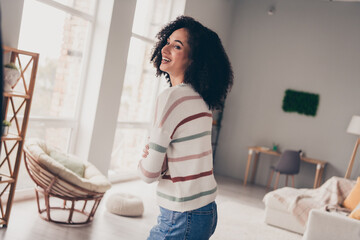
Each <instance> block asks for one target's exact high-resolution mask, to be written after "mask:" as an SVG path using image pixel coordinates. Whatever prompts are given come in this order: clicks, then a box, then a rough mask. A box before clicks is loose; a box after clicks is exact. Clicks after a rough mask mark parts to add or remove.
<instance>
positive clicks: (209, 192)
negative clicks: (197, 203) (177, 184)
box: [156, 187, 217, 202]
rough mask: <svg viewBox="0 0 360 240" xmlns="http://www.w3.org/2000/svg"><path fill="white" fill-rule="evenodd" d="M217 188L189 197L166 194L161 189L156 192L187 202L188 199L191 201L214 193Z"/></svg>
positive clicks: (160, 195)
mask: <svg viewBox="0 0 360 240" xmlns="http://www.w3.org/2000/svg"><path fill="white" fill-rule="evenodd" d="M216 189H217V187H215V188H214V189H211V190H209V191H205V192H201V193H198V194H195V195H192V196H189V197H182V198H178V197H174V196H169V195H166V194H164V193H162V192H159V191H158V192H156V193H157V195H158V196H159V197H162V198H165V199H167V200H170V201H173V202H186V201H191V200H194V199H196V198H200V197H203V196H206V195H210V194H213V193H214V192H216Z"/></svg>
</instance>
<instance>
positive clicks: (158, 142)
mask: <svg viewBox="0 0 360 240" xmlns="http://www.w3.org/2000/svg"><path fill="white" fill-rule="evenodd" d="M172 98H173V97H171V91H167V92H165V93H163V94H160V96H159V97H158V99H157V102H158V104H157V109H155V120H154V124H153V126H152V128H151V130H150V136H149V143H148V144H149V154H148V155H147V157H146V158H142V159H141V160H140V161H139V164H138V174H139V175H140V177H141V179H142V180H143V181H145V182H147V183H151V182H154V181H157V180H158V179H159V177H160V176H161V171H162V167H163V164H164V162H165V160H166V151H167V148H168V147H169V144H170V141H171V138H170V136H171V133H172V131H173V129H174V127H175V126H174V124H172V123H170V122H175V121H174V120H173V119H170V118H166V119H167V120H166V124H164V122H163V119H164V116H165V115H166V113H167V112H168V110H169V105H171V102H173V100H174V99H172ZM156 118H158V119H156Z"/></svg>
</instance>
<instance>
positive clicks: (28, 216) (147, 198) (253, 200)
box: [0, 177, 301, 240]
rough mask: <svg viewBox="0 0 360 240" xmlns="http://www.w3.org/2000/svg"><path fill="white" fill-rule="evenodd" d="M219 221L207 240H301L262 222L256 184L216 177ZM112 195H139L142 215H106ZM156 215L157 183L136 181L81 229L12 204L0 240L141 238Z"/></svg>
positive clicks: (30, 206)
mask: <svg viewBox="0 0 360 240" xmlns="http://www.w3.org/2000/svg"><path fill="white" fill-rule="evenodd" d="M216 179H217V181H218V184H219V196H218V198H217V204H218V212H219V213H218V214H219V221H218V226H217V229H216V232H215V234H214V235H213V237H212V238H211V240H215V239H217V240H232V239H234V240H239V239H246V240H251V239H261V240H264V239H277V240H282V239H283V240H299V239H301V235H299V234H296V233H292V232H288V231H286V230H282V229H278V228H275V227H272V226H268V225H266V224H265V223H264V221H263V219H264V204H263V202H262V198H263V196H264V195H265V193H266V190H265V189H264V188H261V187H257V186H251V185H249V186H247V187H246V188H244V187H243V186H242V182H240V181H237V180H233V179H230V178H224V177H216ZM114 192H125V193H131V194H133V195H137V196H139V197H141V198H142V199H143V200H144V206H145V212H144V215H143V216H142V217H140V218H129V217H121V216H117V215H113V214H111V213H108V212H107V211H106V206H105V205H106V204H105V203H106V200H107V197H108V196H110V195H111V194H112V193H114ZM158 213H159V210H158V207H157V205H156V200H155V184H151V185H148V184H146V183H143V182H141V181H139V180H135V181H130V182H125V183H119V184H116V185H113V187H112V188H111V190H109V191H108V192H107V193H106V195H105V197H104V199H103V201H102V203H101V204H100V206H99V209H98V211H97V213H96V215H95V218H94V221H93V222H92V223H91V224H89V225H87V226H82V227H68V226H63V225H58V224H53V223H49V222H46V221H44V220H42V219H40V217H39V216H38V213H37V207H36V202H35V200H30V201H22V202H16V203H14V205H13V208H12V212H11V218H10V222H9V225H8V227H7V228H2V229H0V239H1V240H30V239H31V240H33V239H37V240H45V239H46V240H47V239H51V240H62V239H77V240H83V239H84V240H85V239H86V240H90V239H93V240H95V239H96V240H99V239H100V240H112V239H116V240H118V239H124V240H140V239H146V237H147V235H148V232H149V230H150V229H151V227H152V226H153V225H154V224H155V223H156V218H157V215H158Z"/></svg>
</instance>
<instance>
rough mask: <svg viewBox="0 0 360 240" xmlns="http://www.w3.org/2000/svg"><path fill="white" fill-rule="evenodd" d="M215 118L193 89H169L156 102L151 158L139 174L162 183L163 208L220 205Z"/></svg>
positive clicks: (159, 193) (159, 191)
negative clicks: (217, 201) (213, 142)
mask: <svg viewBox="0 0 360 240" xmlns="http://www.w3.org/2000/svg"><path fill="white" fill-rule="evenodd" d="M211 127H212V114H211V111H209V109H208V106H207V105H206V103H205V102H204V100H203V99H202V97H201V96H200V95H199V94H198V93H197V92H195V91H194V90H193V88H192V87H191V86H190V85H187V84H180V85H177V86H174V87H171V88H168V89H166V90H165V91H164V92H162V93H161V94H160V95H159V96H158V99H157V102H156V108H155V114H154V120H153V126H152V129H151V131H150V137H149V154H148V156H147V157H146V158H144V159H141V160H140V162H139V165H138V172H139V175H140V176H141V178H142V179H143V180H144V181H145V182H147V183H151V182H154V181H158V186H157V192H156V194H157V200H158V204H159V205H160V206H161V207H163V208H166V209H169V210H172V211H178V212H184V211H190V210H194V209H197V208H200V207H203V206H205V205H207V204H209V203H210V202H213V201H214V200H215V197H216V194H217V184H216V181H215V178H214V175H213V161H212V147H211Z"/></svg>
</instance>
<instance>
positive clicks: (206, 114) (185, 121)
mask: <svg viewBox="0 0 360 240" xmlns="http://www.w3.org/2000/svg"><path fill="white" fill-rule="evenodd" d="M201 117H212V114H211V113H207V112H202V113H198V114H195V115H191V116H190V117H187V118H185V119H183V120H182V121H181V122H180V123H179V124H178V125H177V126H176V127H175V129H174V131H173V133H172V134H171V137H170V138H171V139H172V138H173V136H174V134H175V131H176V129H178V127H180V126H181V125H183V124H185V123H187V122H190V121H192V120H194V119H197V118H201Z"/></svg>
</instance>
